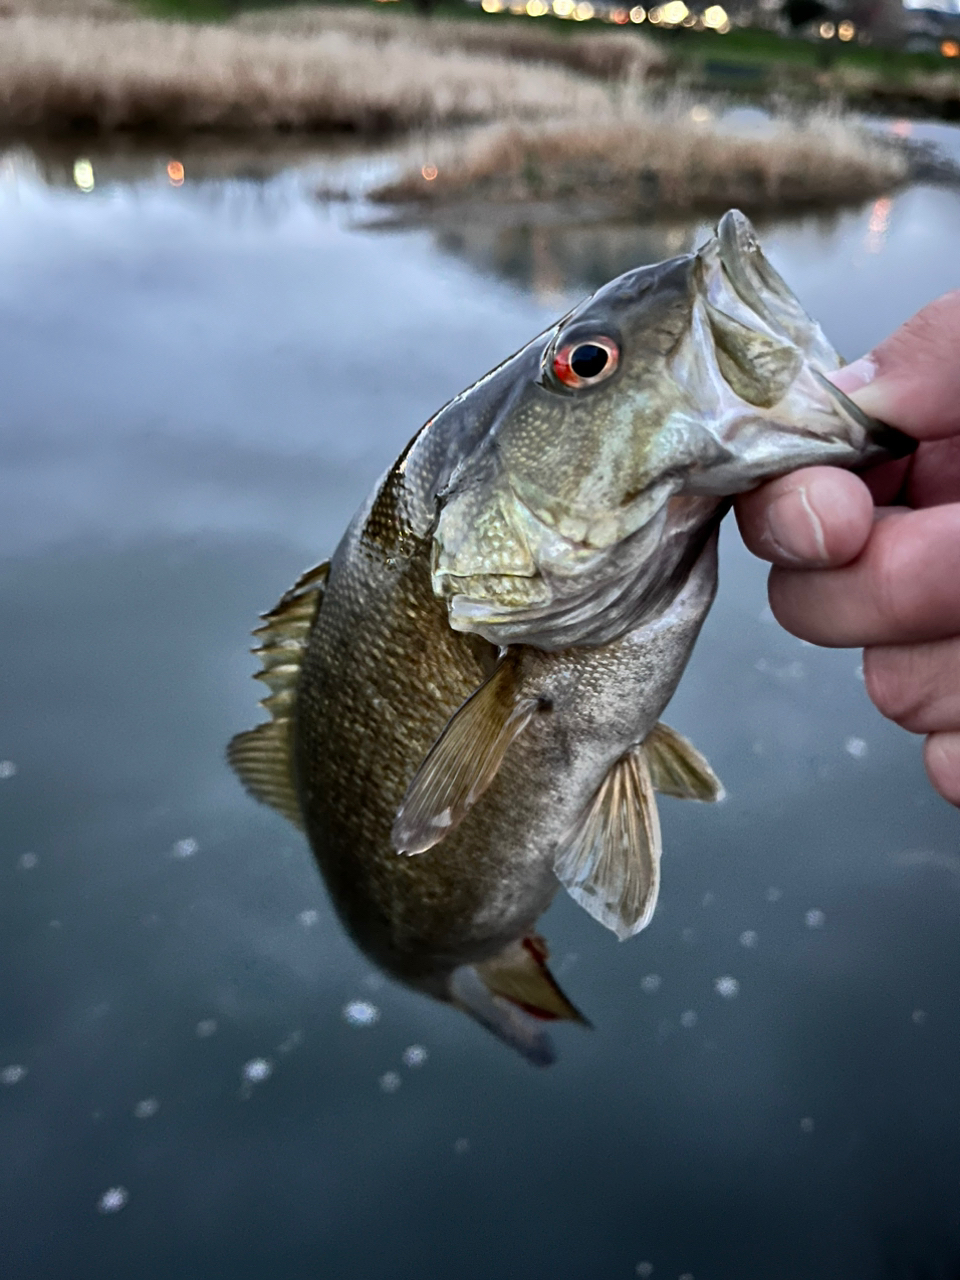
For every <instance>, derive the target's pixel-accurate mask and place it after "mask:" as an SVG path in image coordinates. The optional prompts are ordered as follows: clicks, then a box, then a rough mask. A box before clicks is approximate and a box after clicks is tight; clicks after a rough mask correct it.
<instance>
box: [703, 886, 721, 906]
mask: <svg viewBox="0 0 960 1280" xmlns="http://www.w3.org/2000/svg"><path fill="white" fill-rule="evenodd" d="M716 900H717V895H716V894H715V893H714V892H713V890H712V889H708V890H707V892H706V893H705V894H704V895H703V898H702V899H701V901H700V905H701V906H702V907H712V906H713V904H714V903H715V902H716Z"/></svg>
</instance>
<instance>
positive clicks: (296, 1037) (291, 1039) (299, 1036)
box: [277, 1030, 303, 1054]
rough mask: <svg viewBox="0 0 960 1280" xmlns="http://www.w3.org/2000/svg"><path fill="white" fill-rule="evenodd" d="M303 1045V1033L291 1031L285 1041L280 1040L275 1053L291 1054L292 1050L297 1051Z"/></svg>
mask: <svg viewBox="0 0 960 1280" xmlns="http://www.w3.org/2000/svg"><path fill="white" fill-rule="evenodd" d="M302 1044H303V1032H302V1031H300V1030H297V1031H291V1032H290V1034H289V1035H288V1036H287V1038H286V1040H282V1041H281V1042H280V1044H278V1045H277V1053H284V1054H286V1053H293V1051H294V1049H299V1047H300V1046H301V1045H302Z"/></svg>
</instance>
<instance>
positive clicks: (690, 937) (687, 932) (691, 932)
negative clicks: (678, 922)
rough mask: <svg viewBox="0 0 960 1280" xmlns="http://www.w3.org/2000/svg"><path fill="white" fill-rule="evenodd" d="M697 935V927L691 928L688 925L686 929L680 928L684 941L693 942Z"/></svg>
mask: <svg viewBox="0 0 960 1280" xmlns="http://www.w3.org/2000/svg"><path fill="white" fill-rule="evenodd" d="M696 936H697V931H696V930H695V929H691V928H690V926H689V925H687V927H686V929H681V930H680V937H681V938H682V939H683V940H684V942H693V941H694V939H695V938H696Z"/></svg>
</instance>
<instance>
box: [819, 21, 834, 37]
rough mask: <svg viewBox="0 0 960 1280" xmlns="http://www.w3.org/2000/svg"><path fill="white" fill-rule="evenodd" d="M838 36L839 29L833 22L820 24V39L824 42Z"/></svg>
mask: <svg viewBox="0 0 960 1280" xmlns="http://www.w3.org/2000/svg"><path fill="white" fill-rule="evenodd" d="M836 34H837V28H836V27H835V26H834V25H833V23H832V22H821V23H820V38H821V39H822V40H832V39H833V37H834V36H835V35H836Z"/></svg>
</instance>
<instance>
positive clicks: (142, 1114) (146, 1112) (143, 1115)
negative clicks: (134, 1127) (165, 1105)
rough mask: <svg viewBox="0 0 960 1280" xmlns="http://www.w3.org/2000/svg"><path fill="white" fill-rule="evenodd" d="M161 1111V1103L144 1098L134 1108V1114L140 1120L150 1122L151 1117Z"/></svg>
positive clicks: (153, 1099) (154, 1099)
mask: <svg viewBox="0 0 960 1280" xmlns="http://www.w3.org/2000/svg"><path fill="white" fill-rule="evenodd" d="M159 1110H160V1103H159V1102H158V1101H157V1099H156V1098H144V1099H143V1100H142V1101H141V1102H138V1103H137V1105H136V1106H135V1107H134V1108H133V1114H134V1115H135V1116H136V1117H137V1119H138V1120H149V1119H150V1117H151V1116H155V1115H156V1114H157V1112H158V1111H159Z"/></svg>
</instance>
